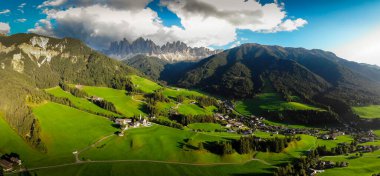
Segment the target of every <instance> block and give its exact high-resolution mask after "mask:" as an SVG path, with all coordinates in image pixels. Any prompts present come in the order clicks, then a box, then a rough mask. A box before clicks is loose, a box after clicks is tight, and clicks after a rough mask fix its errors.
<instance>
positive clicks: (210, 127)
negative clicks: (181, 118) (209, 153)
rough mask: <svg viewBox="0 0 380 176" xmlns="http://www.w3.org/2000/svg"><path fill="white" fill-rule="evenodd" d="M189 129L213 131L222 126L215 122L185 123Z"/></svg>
mask: <svg viewBox="0 0 380 176" xmlns="http://www.w3.org/2000/svg"><path fill="white" fill-rule="evenodd" d="M187 127H189V128H190V129H193V130H203V131H215V130H222V129H224V127H222V125H220V124H217V123H192V124H189V125H187Z"/></svg>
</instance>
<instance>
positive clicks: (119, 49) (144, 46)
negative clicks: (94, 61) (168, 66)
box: [104, 37, 220, 62]
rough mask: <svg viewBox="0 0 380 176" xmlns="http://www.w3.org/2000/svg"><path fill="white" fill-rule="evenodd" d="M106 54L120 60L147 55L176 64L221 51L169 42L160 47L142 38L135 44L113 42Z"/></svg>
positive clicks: (126, 41) (124, 40)
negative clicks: (176, 62)
mask: <svg viewBox="0 0 380 176" xmlns="http://www.w3.org/2000/svg"><path fill="white" fill-rule="evenodd" d="M104 52H105V53H106V54H107V55H109V56H111V57H114V58H118V59H130V58H132V57H134V56H136V55H145V56H154V57H158V58H160V59H163V60H167V61H171V62H175V61H188V60H199V59H203V58H206V57H209V56H211V55H214V54H217V53H219V52H220V51H213V50H210V49H208V48H205V47H196V48H192V47H189V46H187V45H186V44H185V43H184V42H181V41H175V42H168V43H166V44H164V45H162V46H159V45H157V44H155V43H154V42H153V41H152V40H150V39H144V38H142V37H140V38H138V39H136V40H135V41H133V42H130V41H128V40H126V39H123V40H121V41H115V42H112V43H111V45H110V48H109V49H108V50H106V51H104Z"/></svg>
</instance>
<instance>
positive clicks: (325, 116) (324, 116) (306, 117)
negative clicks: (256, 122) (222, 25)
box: [262, 110, 339, 126]
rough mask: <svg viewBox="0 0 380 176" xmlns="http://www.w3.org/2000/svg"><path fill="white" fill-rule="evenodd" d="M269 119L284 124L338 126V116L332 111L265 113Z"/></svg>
mask: <svg viewBox="0 0 380 176" xmlns="http://www.w3.org/2000/svg"><path fill="white" fill-rule="evenodd" d="M262 115H263V116H265V117H266V118H268V119H273V120H275V121H282V122H289V121H291V122H294V123H300V124H307V125H320V126H322V125H331V124H338V123H339V120H338V115H337V114H336V113H334V112H332V111H316V110H283V111H268V112H263V113H262Z"/></svg>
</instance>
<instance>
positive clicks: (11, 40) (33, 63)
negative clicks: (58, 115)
mask: <svg viewBox="0 0 380 176" xmlns="http://www.w3.org/2000/svg"><path fill="white" fill-rule="evenodd" d="M135 72H136V71H135V70H134V69H132V68H130V67H128V66H126V65H124V64H122V63H120V62H118V61H115V60H113V59H111V58H108V57H107V56H105V55H103V54H100V53H98V52H96V51H94V50H92V49H91V48H89V47H87V46H86V45H85V44H83V43H82V42H81V41H79V40H76V39H70V38H64V39H55V38H50V37H44V36H40V35H35V34H16V35H12V36H2V37H0V75H1V77H0V85H1V86H0V97H1V99H0V112H1V113H2V114H4V115H5V119H6V120H7V122H8V123H9V124H10V125H11V126H12V127H13V128H14V129H15V130H16V131H17V132H18V133H19V134H20V135H21V136H23V137H24V138H26V139H28V140H29V141H31V142H32V143H34V144H36V145H38V143H39V139H38V121H36V119H35V118H34V117H33V114H32V113H31V110H30V108H29V107H28V106H27V104H28V105H30V106H32V105H33V104H34V103H40V102H42V101H44V100H45V99H47V98H48V96H47V95H46V94H45V93H44V92H43V91H41V89H43V88H48V87H54V86H57V85H58V84H59V83H60V82H68V83H78V84H86V85H98V86H109V87H112V86H113V85H114V84H117V83H118V82H120V80H121V79H122V77H123V76H125V75H127V74H130V73H135Z"/></svg>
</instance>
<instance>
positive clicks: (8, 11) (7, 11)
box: [0, 9, 11, 15]
mask: <svg viewBox="0 0 380 176" xmlns="http://www.w3.org/2000/svg"><path fill="white" fill-rule="evenodd" d="M10 12H11V10H9V9H5V10H2V11H0V15H1V14H7V13H10Z"/></svg>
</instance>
